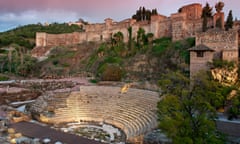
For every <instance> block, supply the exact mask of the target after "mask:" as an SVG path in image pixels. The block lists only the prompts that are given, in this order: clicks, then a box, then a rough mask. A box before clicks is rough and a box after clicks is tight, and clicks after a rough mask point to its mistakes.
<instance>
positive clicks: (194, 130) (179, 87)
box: [158, 72, 224, 144]
mask: <svg viewBox="0 0 240 144" xmlns="http://www.w3.org/2000/svg"><path fill="white" fill-rule="evenodd" d="M159 84H160V86H161V88H162V100H161V101H159V103H158V116H159V128H160V129H161V130H162V131H163V132H165V134H166V135H167V136H168V137H169V138H171V139H172V141H173V143H176V144H178V143H179V144H181V143H187V144H202V143H203V144H204V143H205V144H207V143H215V144H222V143H224V139H223V138H222V139H221V138H220V137H219V136H220V134H219V133H218V132H217V131H216V127H215V108H214V107H213V106H212V105H211V104H210V102H209V99H208V98H207V96H206V95H204V94H203V93H204V92H206V91H204V90H202V89H201V84H202V80H197V81H194V83H191V84H192V85H191V88H190V81H189V78H187V77H185V76H184V75H182V74H181V73H179V72H169V73H168V74H165V75H163V77H162V79H161V80H160V81H159Z"/></svg>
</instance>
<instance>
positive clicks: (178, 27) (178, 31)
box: [171, 13, 187, 41]
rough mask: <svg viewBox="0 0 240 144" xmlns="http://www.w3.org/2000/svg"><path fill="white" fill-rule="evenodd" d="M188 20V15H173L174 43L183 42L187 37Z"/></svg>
mask: <svg viewBox="0 0 240 144" xmlns="http://www.w3.org/2000/svg"><path fill="white" fill-rule="evenodd" d="M186 18H187V15H186V13H176V14H172V15H171V21H172V40H173V41H177V40H181V39H184V38H185V37H186V36H185V34H186V29H187V26H186Z"/></svg>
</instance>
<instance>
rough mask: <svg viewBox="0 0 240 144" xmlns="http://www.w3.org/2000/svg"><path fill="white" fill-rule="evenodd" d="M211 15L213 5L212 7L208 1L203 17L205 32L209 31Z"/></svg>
mask: <svg viewBox="0 0 240 144" xmlns="http://www.w3.org/2000/svg"><path fill="white" fill-rule="evenodd" d="M211 17H212V7H210V6H209V4H208V3H206V5H205V7H204V8H203V10H202V18H203V25H202V30H203V32H205V31H207V23H208V18H211Z"/></svg>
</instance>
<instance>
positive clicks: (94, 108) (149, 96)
mask: <svg viewBox="0 0 240 144" xmlns="http://www.w3.org/2000/svg"><path fill="white" fill-rule="evenodd" d="M120 90H121V88H120V87H110V86H81V87H80V91H78V92H72V93H71V94H70V95H69V96H68V97H64V96H59V100H57V101H49V102H48V104H49V105H48V107H54V108H55V110H54V115H53V116H52V117H49V118H48V119H49V122H50V123H61V122H73V121H89V122H91V121H94V122H99V123H102V122H105V123H108V124H111V125H114V126H116V127H118V128H120V129H121V130H122V131H123V132H124V133H125V134H126V136H127V139H128V138H133V137H136V136H139V135H142V134H145V133H147V132H149V131H150V130H152V129H154V128H156V127H157V115H156V110H157V102H158V101H159V100H160V98H159V94H158V93H157V92H153V91H147V90H139V89H132V88H129V89H128V91H127V92H126V93H120Z"/></svg>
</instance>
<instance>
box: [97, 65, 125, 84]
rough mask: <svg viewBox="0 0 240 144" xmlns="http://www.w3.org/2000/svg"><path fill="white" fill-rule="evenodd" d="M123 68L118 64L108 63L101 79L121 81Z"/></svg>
mask: <svg viewBox="0 0 240 144" xmlns="http://www.w3.org/2000/svg"><path fill="white" fill-rule="evenodd" d="M122 74H123V72H122V69H121V67H120V66H118V65H112V64H111V65H106V66H105V69H104V70H103V73H102V75H101V79H102V80H103V81H120V80H121V79H122Z"/></svg>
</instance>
